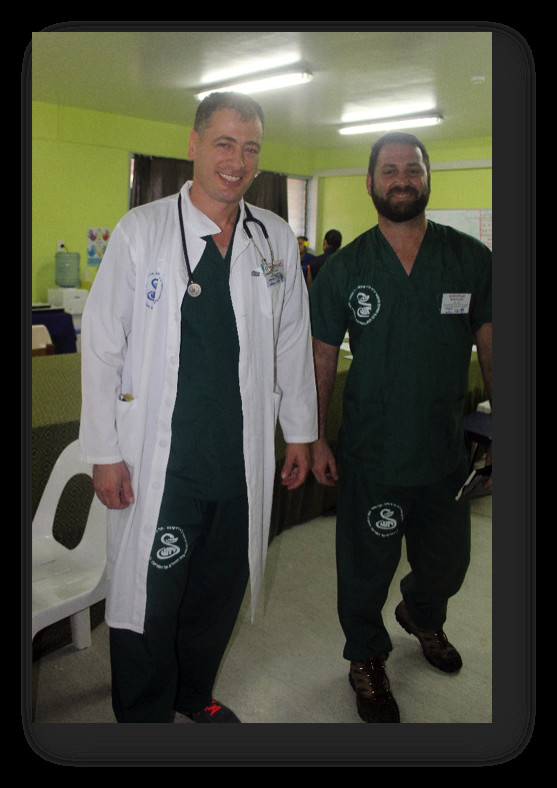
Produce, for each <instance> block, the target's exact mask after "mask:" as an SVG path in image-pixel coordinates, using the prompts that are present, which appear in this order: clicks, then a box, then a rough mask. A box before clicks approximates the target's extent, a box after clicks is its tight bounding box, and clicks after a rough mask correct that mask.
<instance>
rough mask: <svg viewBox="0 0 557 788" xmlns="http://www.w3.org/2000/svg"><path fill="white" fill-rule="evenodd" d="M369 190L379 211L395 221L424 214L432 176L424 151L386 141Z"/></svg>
mask: <svg viewBox="0 0 557 788" xmlns="http://www.w3.org/2000/svg"><path fill="white" fill-rule="evenodd" d="M367 187H368V192H369V194H370V196H371V198H372V200H373V202H374V205H375V207H376V209H377V213H378V214H380V215H381V216H383V217H385V218H386V219H389V220H390V221H392V222H405V221H409V220H411V219H414V218H415V217H416V216H418V215H419V214H421V213H423V211H424V210H425V208H426V206H427V203H428V201H429V195H430V178H429V173H428V170H427V167H426V163H425V162H424V158H423V155H422V151H421V150H420V149H419V148H418V147H416V146H413V145H408V144H399V143H387V144H386V145H384V147H382V148H381V150H380V152H379V156H378V159H377V163H376V165H375V169H374V171H373V175H371V174H368V176H367Z"/></svg>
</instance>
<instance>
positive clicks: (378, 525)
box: [367, 503, 404, 537]
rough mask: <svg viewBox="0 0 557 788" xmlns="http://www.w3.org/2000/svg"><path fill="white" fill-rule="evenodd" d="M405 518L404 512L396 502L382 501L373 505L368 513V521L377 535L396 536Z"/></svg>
mask: <svg viewBox="0 0 557 788" xmlns="http://www.w3.org/2000/svg"><path fill="white" fill-rule="evenodd" d="M403 519H404V513H403V511H402V509H401V508H400V506H399V505H398V504H396V503H381V504H378V505H377V506H372V507H371V509H370V510H369V512H368V513H367V522H368V525H369V527H370V528H371V530H372V532H373V533H374V534H375V535H376V536H382V537H386V536H394V535H395V534H396V533H397V532H398V530H399V528H400V526H401V525H402V521H403Z"/></svg>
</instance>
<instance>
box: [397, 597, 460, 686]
mask: <svg viewBox="0 0 557 788" xmlns="http://www.w3.org/2000/svg"><path fill="white" fill-rule="evenodd" d="M395 617H396V620H397V621H398V623H399V624H400V626H401V627H402V628H403V629H405V630H406V631H407V632H408V633H409V634H410V635H415V636H416V637H417V638H418V640H419V641H420V644H421V646H422V651H423V652H424V656H425V658H426V659H427V661H428V662H430V663H431V664H432V665H433V666H434V667H436V668H439V670H444V671H445V673H455V672H456V671H457V670H460V668H461V667H462V659H461V657H460V654H459V653H458V651H457V650H456V648H455V647H454V646H453V645H451V644H450V643H449V641H448V640H447V636H446V635H445V633H444V632H443V630H442V629H435V630H434V629H420V627H418V626H416V624H414V623H413V621H412V620H411V618H410V616H409V615H408V610H407V609H406V605H405V604H404V602H401V603H400V604H399V605H398V607H397V609H396V610H395Z"/></svg>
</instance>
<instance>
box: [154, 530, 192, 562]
mask: <svg viewBox="0 0 557 788" xmlns="http://www.w3.org/2000/svg"><path fill="white" fill-rule="evenodd" d="M187 551H188V540H187V539H186V535H185V534H184V532H183V530H182V529H181V528H179V527H178V526H177V525H170V526H166V527H164V528H157V533H156V535H155V541H154V543H153V550H152V552H151V565H152V566H154V567H156V568H157V569H170V568H171V567H172V566H174V565H175V564H177V563H178V561H181V560H182V558H185V555H186V553H187Z"/></svg>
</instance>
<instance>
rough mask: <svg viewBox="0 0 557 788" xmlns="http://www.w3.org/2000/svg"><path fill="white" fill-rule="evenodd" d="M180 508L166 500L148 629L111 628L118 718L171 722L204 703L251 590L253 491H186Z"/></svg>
mask: <svg viewBox="0 0 557 788" xmlns="http://www.w3.org/2000/svg"><path fill="white" fill-rule="evenodd" d="M180 508H181V513H180V517H179V518H177V516H176V514H175V513H174V516H172V517H171V516H169V514H168V513H167V512H165V505H164V500H163V505H162V507H161V513H160V516H159V521H158V524H157V530H156V534H155V539H154V542H153V548H152V551H151V557H150V561H149V570H148V576H147V607H146V614H145V629H144V632H143V634H139V633H137V632H131V631H128V630H124V629H116V628H111V630H110V648H111V667H112V704H113V709H114V713H115V716H116V720H117V722H171V721H172V720H171V717H172V712H173V710H176V711H180V712H182V713H184V714H185V713H188V712H192V711H200V710H201V709H203V708H205V706H207V705H208V704H209V703H210V701H211V700H212V697H213V695H212V692H213V684H214V682H215V678H216V675H217V671H218V668H219V665H220V662H221V660H222V657H223V654H224V652H225V650H226V647H227V644H228V642H229V640H230V636H231V635H232V631H233V629H234V625H235V623H236V619H237V616H238V613H239V610H240V606H241V604H242V600H243V597H244V594H245V590H246V585H247V581H248V577H249V566H248V503H247V495H246V494H245V493H244V494H243V495H242V496H241V497H238V498H235V499H233V500H229V501H217V502H210V501H200V500H197V499H193V498H184V499H183V500H182V501H181V507H180ZM174 512H175V507H174Z"/></svg>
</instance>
